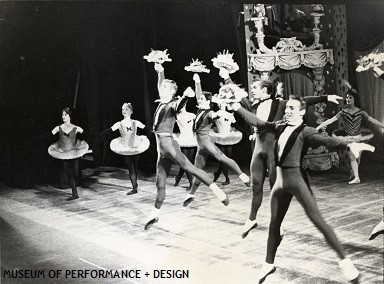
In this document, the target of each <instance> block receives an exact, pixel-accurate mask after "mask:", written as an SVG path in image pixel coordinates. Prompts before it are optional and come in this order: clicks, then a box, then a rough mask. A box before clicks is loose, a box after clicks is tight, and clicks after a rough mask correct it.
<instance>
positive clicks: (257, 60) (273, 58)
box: [248, 38, 334, 72]
mask: <svg viewBox="0 0 384 284" xmlns="http://www.w3.org/2000/svg"><path fill="white" fill-rule="evenodd" d="M292 39H293V41H291V43H292V45H289V44H288V42H287V41H285V42H284V45H283V46H282V45H280V46H282V47H281V48H274V49H271V50H268V52H266V53H256V54H248V69H249V71H252V70H253V71H262V72H264V71H271V70H273V69H275V68H276V67H280V68H281V69H285V70H293V69H296V68H299V67H300V66H302V65H304V66H306V67H309V68H312V69H314V68H322V67H324V65H325V64H327V63H328V62H329V63H331V64H334V60H333V50H332V49H315V50H308V48H306V47H305V46H304V47H302V48H297V45H295V43H296V42H297V41H295V40H294V38H292ZM292 39H287V40H292ZM281 42H283V41H281ZM276 47H279V45H277V46H276ZM293 49H296V50H294V51H293ZM300 49H301V50H300Z"/></svg>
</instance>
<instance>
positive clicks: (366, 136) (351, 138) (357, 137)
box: [332, 133, 373, 142]
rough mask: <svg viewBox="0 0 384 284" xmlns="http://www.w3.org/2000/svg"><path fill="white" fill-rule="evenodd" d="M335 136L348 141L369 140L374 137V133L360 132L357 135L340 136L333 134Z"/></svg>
mask: <svg viewBox="0 0 384 284" xmlns="http://www.w3.org/2000/svg"><path fill="white" fill-rule="evenodd" d="M332 136H333V137H336V138H339V139H342V140H344V141H346V142H367V141H369V140H371V139H372V138H373V133H369V134H368V133H365V134H359V135H355V136H342V135H340V136H338V135H335V134H332Z"/></svg>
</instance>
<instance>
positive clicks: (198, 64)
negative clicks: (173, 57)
mask: <svg viewBox="0 0 384 284" xmlns="http://www.w3.org/2000/svg"><path fill="white" fill-rule="evenodd" d="M184 70H186V71H189V72H194V73H202V72H205V73H209V72H210V70H209V69H208V68H207V67H206V66H205V65H203V61H199V59H196V60H195V59H192V62H191V63H190V64H189V66H185V67H184Z"/></svg>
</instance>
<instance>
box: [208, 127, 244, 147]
mask: <svg viewBox="0 0 384 284" xmlns="http://www.w3.org/2000/svg"><path fill="white" fill-rule="evenodd" d="M209 136H210V137H211V139H212V142H214V143H216V144H219V145H224V146H227V145H235V144H237V143H239V142H240V141H241V138H243V133H241V132H240V131H231V132H229V134H223V133H218V132H215V131H214V130H211V133H210V134H209Z"/></svg>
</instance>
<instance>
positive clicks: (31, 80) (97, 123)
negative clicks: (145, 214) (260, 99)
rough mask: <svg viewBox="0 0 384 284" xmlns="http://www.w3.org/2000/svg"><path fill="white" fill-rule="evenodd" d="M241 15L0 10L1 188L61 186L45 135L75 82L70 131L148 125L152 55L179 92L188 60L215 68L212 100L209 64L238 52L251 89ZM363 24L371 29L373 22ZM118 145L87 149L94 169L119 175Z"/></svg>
mask: <svg viewBox="0 0 384 284" xmlns="http://www.w3.org/2000/svg"><path fill="white" fill-rule="evenodd" d="M361 5H362V6H364V5H365V4H364V3H363V4H361ZM376 5H380V4H376ZM242 9H243V6H242V4H241V3H228V2H224V3H220V2H218V1H217V2H215V1H212V2H201V3H196V2H195V3H194V2H192V1H191V2H186V1H185V2H184V3H177V2H175V3H170V2H168V3H153V2H147V3H140V2H139V1H137V2H112V3H109V2H93V1H85V2H45V1H44V2H42V1H38V2H32V1H27V2H0V76H1V79H0V96H1V101H0V107H1V110H0V131H1V134H0V135H1V136H0V137H1V140H0V162H1V165H0V169H1V172H0V180H5V181H7V182H8V183H9V184H10V185H17V186H26V187H28V186H30V185H32V184H34V183H39V182H41V181H42V180H43V178H42V177H44V179H49V178H50V177H57V172H55V171H56V169H57V165H56V164H55V161H53V159H52V158H50V156H49V155H48V153H47V147H48V146H49V144H50V143H52V142H53V141H54V140H55V139H54V138H52V137H49V138H45V137H44V134H46V133H49V132H50V131H51V130H52V129H53V128H54V127H55V126H56V125H59V124H60V123H61V122H62V121H61V111H62V109H63V108H64V107H66V106H73V103H74V97H75V89H76V82H77V77H78V74H80V80H79V86H78V94H77V95H78V99H77V103H76V110H75V113H74V116H73V118H72V122H73V123H74V124H77V125H79V126H81V127H82V128H84V129H85V130H88V131H90V132H93V133H98V132H99V131H101V130H103V129H106V128H108V127H110V126H112V125H113V123H115V122H116V121H118V120H121V119H122V115H121V105H122V104H123V103H124V102H131V103H132V105H133V106H134V114H133V118H134V119H138V120H140V121H142V122H143V123H144V124H146V125H147V126H151V124H152V114H153V112H154V110H155V107H156V105H155V103H154V100H155V99H157V89H156V83H157V75H156V72H155V71H154V70H153V64H150V63H147V62H146V61H145V60H144V59H143V56H144V55H146V54H148V53H149V51H150V48H154V49H168V52H169V54H170V57H171V58H172V62H171V63H165V64H164V67H165V69H166V70H165V71H166V77H167V78H171V79H174V80H175V81H176V82H177V83H178V85H179V90H180V92H179V93H181V92H182V91H183V90H184V89H185V88H186V87H187V86H190V85H192V86H193V80H192V74H191V73H188V72H186V71H184V66H185V65H188V64H189V62H190V61H191V59H192V58H199V59H200V60H203V61H204V63H205V64H206V65H207V66H208V67H209V68H210V69H211V73H210V74H207V75H202V83H203V88H204V89H205V90H209V91H213V92H216V91H217V90H218V88H219V81H220V78H219V76H218V71H217V69H216V68H214V67H213V66H212V64H211V59H212V58H213V57H214V56H216V54H217V53H218V52H222V51H223V50H224V49H226V50H229V51H230V52H231V53H234V59H235V61H236V62H238V63H239V65H240V70H242V71H240V72H237V73H236V74H234V76H233V79H234V80H235V81H236V82H237V83H240V84H245V83H246V81H245V80H246V54H245V47H244V45H245V40H244V35H243V32H244V27H243V26H242V25H240V27H239V26H238V23H239V22H241V21H239V12H241V11H242ZM354 11H356V10H354ZM360 16H362V17H365V18H366V19H368V18H369V20H370V21H375V18H372V17H370V15H369V13H368V15H361V14H360ZM348 19H349V18H348ZM349 20H351V21H353V19H349ZM359 20H361V17H360V18H359ZM377 28H378V29H381V31H382V26H380V25H379V26H378V27H377ZM376 34H377V33H376ZM365 36H369V35H368V34H366V35H365ZM354 40H355V39H354ZM356 41H358V39H356ZM194 103H195V102H193V101H192V103H191V104H190V105H189V106H188V108H191V110H192V109H193V104H194ZM115 135H117V134H115ZM41 136H43V137H44V138H43V139H36V137H41ZM114 137H115V136H114V135H111V136H109V137H106V139H104V140H103V139H92V140H91V141H90V145H91V147H92V150H93V151H94V159H95V165H112V166H116V165H117V166H122V159H121V157H119V156H118V155H115V154H113V153H112V152H111V151H110V150H109V141H110V140H111V139H112V138H114ZM149 137H150V140H151V147H150V149H149V150H148V151H147V152H145V153H144V154H143V155H142V158H141V168H142V169H143V170H144V171H145V172H153V171H154V166H155V160H156V149H155V146H154V145H155V141H154V137H153V135H149ZM246 142H247V141H246V139H243V141H242V142H241V143H240V144H239V145H237V146H235V148H234V155H235V157H236V160H237V161H239V162H240V164H242V165H245V166H247V165H249V162H250V155H251V151H250V146H248V144H247V143H246Z"/></svg>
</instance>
